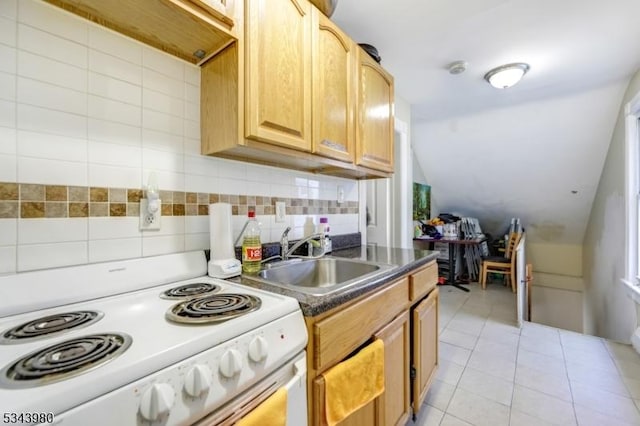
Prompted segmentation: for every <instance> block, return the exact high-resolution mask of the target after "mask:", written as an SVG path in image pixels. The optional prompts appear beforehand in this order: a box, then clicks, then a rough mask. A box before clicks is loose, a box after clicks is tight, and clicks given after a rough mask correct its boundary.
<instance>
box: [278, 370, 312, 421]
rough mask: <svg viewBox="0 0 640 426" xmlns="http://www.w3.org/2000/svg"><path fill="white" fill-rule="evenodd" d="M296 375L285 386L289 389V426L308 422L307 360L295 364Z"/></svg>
mask: <svg viewBox="0 0 640 426" xmlns="http://www.w3.org/2000/svg"><path fill="white" fill-rule="evenodd" d="M293 371H294V372H295V374H294V376H293V377H292V378H291V380H289V381H288V382H287V383H286V384H285V385H284V386H283V387H284V388H285V389H286V391H287V426H298V425H306V424H307V360H306V358H302V359H299V360H298V361H296V362H295V363H294V364H293Z"/></svg>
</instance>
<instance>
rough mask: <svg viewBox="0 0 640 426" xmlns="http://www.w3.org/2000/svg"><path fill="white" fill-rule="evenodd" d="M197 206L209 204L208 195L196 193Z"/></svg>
mask: <svg viewBox="0 0 640 426" xmlns="http://www.w3.org/2000/svg"><path fill="white" fill-rule="evenodd" d="M198 204H209V194H207V193H204V192H198Z"/></svg>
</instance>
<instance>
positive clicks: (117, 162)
mask: <svg viewBox="0 0 640 426" xmlns="http://www.w3.org/2000/svg"><path fill="white" fill-rule="evenodd" d="M89 162H90V163H93V164H106V165H111V166H122V167H130V168H138V167H140V164H141V163H142V150H141V149H140V147H136V146H128V145H119V144H113V143H107V142H98V141H89Z"/></svg>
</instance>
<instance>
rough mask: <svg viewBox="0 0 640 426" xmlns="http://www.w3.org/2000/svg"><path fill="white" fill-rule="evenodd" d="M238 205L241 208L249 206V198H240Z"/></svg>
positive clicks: (241, 196) (244, 196) (243, 196)
mask: <svg viewBox="0 0 640 426" xmlns="http://www.w3.org/2000/svg"><path fill="white" fill-rule="evenodd" d="M238 205H239V206H246V205H247V196H246V195H240V196H239V197H238Z"/></svg>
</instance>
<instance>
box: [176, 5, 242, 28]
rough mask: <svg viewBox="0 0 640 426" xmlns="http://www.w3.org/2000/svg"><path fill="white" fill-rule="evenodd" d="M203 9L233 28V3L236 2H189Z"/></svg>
mask: <svg viewBox="0 0 640 426" xmlns="http://www.w3.org/2000/svg"><path fill="white" fill-rule="evenodd" d="M187 1H188V2H189V3H193V4H195V5H196V6H198V7H200V8H201V9H204V10H206V11H207V12H208V13H209V14H210V15H211V16H213V17H214V18H215V19H217V20H218V21H219V22H221V23H223V24H224V25H226V26H227V27H228V28H232V27H233V24H234V23H233V12H234V10H233V1H234V0H187Z"/></svg>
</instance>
